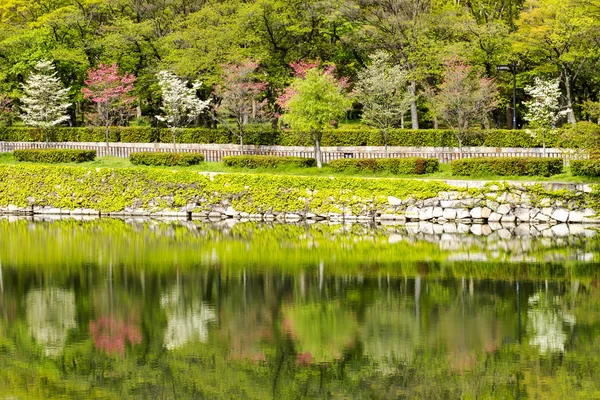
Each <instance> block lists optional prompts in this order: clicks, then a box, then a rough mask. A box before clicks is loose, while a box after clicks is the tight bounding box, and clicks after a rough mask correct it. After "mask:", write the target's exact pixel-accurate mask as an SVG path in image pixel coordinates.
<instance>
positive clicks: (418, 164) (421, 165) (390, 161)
mask: <svg viewBox="0 0 600 400" xmlns="http://www.w3.org/2000/svg"><path fill="white" fill-rule="evenodd" d="M439 166H440V163H439V160H438V159H437V158H420V157H410V158H359V159H356V158H342V159H339V160H333V161H331V162H330V163H329V167H330V168H331V169H333V170H334V171H338V172H340V171H365V172H367V171H368V172H389V173H392V174H398V175H402V174H404V175H408V174H418V175H421V174H431V173H433V172H437V171H438V170H439Z"/></svg>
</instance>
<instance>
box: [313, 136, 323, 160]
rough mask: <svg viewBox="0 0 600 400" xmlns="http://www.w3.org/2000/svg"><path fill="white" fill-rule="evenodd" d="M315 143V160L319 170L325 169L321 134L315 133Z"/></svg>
mask: <svg viewBox="0 0 600 400" xmlns="http://www.w3.org/2000/svg"><path fill="white" fill-rule="evenodd" d="M312 135H313V143H314V145H315V160H316V161H317V168H323V153H322V152H321V133H320V132H314V131H313V134H312Z"/></svg>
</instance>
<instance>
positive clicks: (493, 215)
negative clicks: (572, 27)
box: [488, 212, 502, 222]
mask: <svg viewBox="0 0 600 400" xmlns="http://www.w3.org/2000/svg"><path fill="white" fill-rule="evenodd" d="M501 219H502V214H498V213H497V212H493V213H491V214H490V216H489V218H488V221H489V222H500V220H501Z"/></svg>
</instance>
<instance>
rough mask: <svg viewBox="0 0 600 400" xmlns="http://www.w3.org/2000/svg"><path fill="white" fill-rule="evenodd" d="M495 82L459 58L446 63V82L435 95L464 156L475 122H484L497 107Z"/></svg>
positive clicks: (443, 116) (436, 108) (437, 112)
mask: <svg viewBox="0 0 600 400" xmlns="http://www.w3.org/2000/svg"><path fill="white" fill-rule="evenodd" d="M497 95H498V91H497V89H496V85H495V84H494V81H493V80H492V79H490V78H485V77H481V76H480V75H479V74H477V73H475V72H474V71H473V70H472V68H471V66H469V65H466V64H464V63H463V62H461V61H458V60H457V59H452V60H450V61H448V62H446V64H445V68H444V81H443V83H442V84H441V85H440V87H439V89H438V91H437V93H436V94H435V95H434V96H433V98H432V103H433V104H434V109H435V113H436V114H437V115H439V117H440V118H441V119H442V120H443V121H445V122H446V123H447V124H448V125H450V126H451V127H452V129H454V132H455V135H456V139H457V140H458V148H459V152H460V156H461V158H462V146H463V142H464V140H465V139H466V137H467V135H468V132H469V127H470V126H471V124H472V123H475V122H482V121H484V120H485V118H486V115H487V114H488V113H489V112H490V111H492V110H493V109H494V108H495V107H496V96H497Z"/></svg>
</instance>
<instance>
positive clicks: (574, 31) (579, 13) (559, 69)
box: [514, 0, 600, 125]
mask: <svg viewBox="0 0 600 400" xmlns="http://www.w3.org/2000/svg"><path fill="white" fill-rule="evenodd" d="M594 7H595V11H594ZM598 7H599V5H598V3H597V2H596V1H582V0H528V1H527V2H526V4H525V10H524V11H523V12H522V13H521V16H520V18H519V19H518V21H517V27H518V31H517V32H516V33H515V38H514V39H515V41H514V49H515V51H516V52H517V53H520V56H521V58H525V59H527V58H528V59H530V60H531V61H532V62H533V63H535V64H537V65H538V67H537V69H538V71H539V72H540V73H548V72H549V71H552V72H556V73H558V75H559V76H560V80H561V82H562V84H563V87H564V90H565V106H566V108H567V110H568V112H567V119H568V121H569V123H571V124H573V125H574V124H575V122H576V119H575V113H574V108H573V103H574V99H575V96H574V93H573V90H574V87H575V84H576V82H577V80H578V78H580V76H581V73H582V72H583V71H584V70H585V68H586V67H587V66H590V65H593V64H595V63H597V61H598V57H599V53H598V49H599V45H600V42H599V41H598V40H597V38H598V35H599V34H600V25H599V24H598V19H597V13H598ZM595 14H596V15H595Z"/></svg>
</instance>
